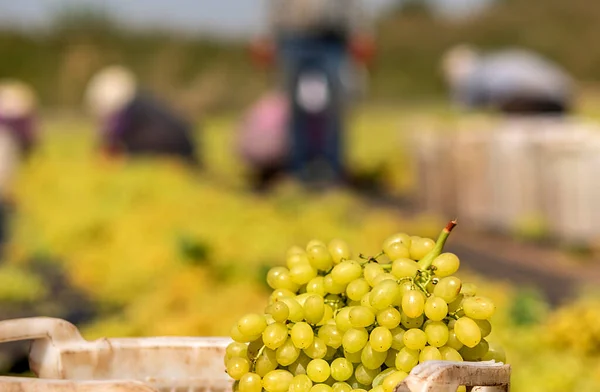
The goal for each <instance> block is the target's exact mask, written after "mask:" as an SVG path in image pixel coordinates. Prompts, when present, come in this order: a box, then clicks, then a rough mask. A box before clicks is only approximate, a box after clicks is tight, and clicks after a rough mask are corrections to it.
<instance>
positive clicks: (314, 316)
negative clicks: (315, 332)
mask: <svg viewBox="0 0 600 392" xmlns="http://www.w3.org/2000/svg"><path fill="white" fill-rule="evenodd" d="M323 316H325V302H324V301H323V297H321V296H320V295H316V294H311V295H310V296H309V297H308V298H307V299H306V301H305V302H304V318H305V319H306V321H307V322H309V323H310V324H317V323H319V322H320V321H321V320H323Z"/></svg>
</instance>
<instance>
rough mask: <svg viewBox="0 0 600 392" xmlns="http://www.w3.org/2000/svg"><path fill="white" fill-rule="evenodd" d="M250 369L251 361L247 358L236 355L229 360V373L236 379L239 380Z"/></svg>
mask: <svg viewBox="0 0 600 392" xmlns="http://www.w3.org/2000/svg"><path fill="white" fill-rule="evenodd" d="M249 371H250V361H248V359H246V358H240V357H234V358H231V359H230V360H229V361H227V374H229V376H230V377H231V378H233V379H234V380H239V379H240V378H242V376H243V375H244V374H246V373H248V372H249Z"/></svg>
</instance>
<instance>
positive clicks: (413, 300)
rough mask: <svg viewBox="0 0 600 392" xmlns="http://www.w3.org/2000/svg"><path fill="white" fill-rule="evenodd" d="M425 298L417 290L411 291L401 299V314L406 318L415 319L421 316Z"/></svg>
mask: <svg viewBox="0 0 600 392" xmlns="http://www.w3.org/2000/svg"><path fill="white" fill-rule="evenodd" d="M424 309H425V296H424V295H423V293H421V292H420V291H418V290H411V291H409V292H407V293H406V294H404V296H403V297H402V312H404V314H406V316H407V317H410V318H417V317H419V316H422V315H423V311H424Z"/></svg>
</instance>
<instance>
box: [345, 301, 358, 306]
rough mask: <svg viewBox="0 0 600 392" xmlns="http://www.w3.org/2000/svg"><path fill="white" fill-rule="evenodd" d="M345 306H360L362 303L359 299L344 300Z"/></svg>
mask: <svg viewBox="0 0 600 392" xmlns="http://www.w3.org/2000/svg"><path fill="white" fill-rule="evenodd" d="M346 306H362V305H361V304H360V301H352V300H350V301H348V302H346Z"/></svg>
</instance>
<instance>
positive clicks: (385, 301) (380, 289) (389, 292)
mask: <svg viewBox="0 0 600 392" xmlns="http://www.w3.org/2000/svg"><path fill="white" fill-rule="evenodd" d="M398 294H399V293H398V284H397V283H396V282H395V281H393V280H384V281H382V282H380V283H379V284H377V285H376V286H375V287H373V290H372V291H371V294H370V298H369V299H370V302H371V306H372V307H374V308H375V309H377V310H382V309H385V308H387V307H389V306H391V305H392V304H393V303H394V301H395V299H396V296H397V295H398Z"/></svg>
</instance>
